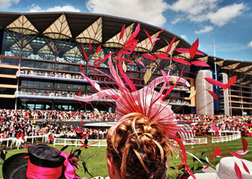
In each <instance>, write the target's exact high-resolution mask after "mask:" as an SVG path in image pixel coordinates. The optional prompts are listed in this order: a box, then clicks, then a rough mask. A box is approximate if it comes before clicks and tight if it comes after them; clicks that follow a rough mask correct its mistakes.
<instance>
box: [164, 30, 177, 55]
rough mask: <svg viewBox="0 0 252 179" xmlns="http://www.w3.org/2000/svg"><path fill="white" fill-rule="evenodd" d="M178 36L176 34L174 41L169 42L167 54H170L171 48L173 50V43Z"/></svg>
mask: <svg viewBox="0 0 252 179" xmlns="http://www.w3.org/2000/svg"><path fill="white" fill-rule="evenodd" d="M176 37H177V36H176V35H175V37H173V39H172V41H171V42H170V44H169V46H168V48H167V50H166V54H168V53H169V52H170V50H171V48H172V45H173V43H174V41H175V39H176Z"/></svg>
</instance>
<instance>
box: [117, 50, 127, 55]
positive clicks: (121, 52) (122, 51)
mask: <svg viewBox="0 0 252 179" xmlns="http://www.w3.org/2000/svg"><path fill="white" fill-rule="evenodd" d="M117 54H122V55H129V54H130V52H128V51H124V50H120V51H119V52H118V53H117Z"/></svg>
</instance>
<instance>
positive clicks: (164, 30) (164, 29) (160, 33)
mask: <svg viewBox="0 0 252 179" xmlns="http://www.w3.org/2000/svg"><path fill="white" fill-rule="evenodd" d="M168 27H169V26H168ZM168 27H166V28H164V29H162V30H161V31H159V32H158V34H161V33H162V32H163V31H165V30H166V29H167V28H168Z"/></svg>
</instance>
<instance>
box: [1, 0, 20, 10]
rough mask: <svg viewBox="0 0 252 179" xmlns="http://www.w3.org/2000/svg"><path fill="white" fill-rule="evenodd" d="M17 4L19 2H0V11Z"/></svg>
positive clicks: (14, 0) (8, 0) (17, 0)
mask: <svg viewBox="0 0 252 179" xmlns="http://www.w3.org/2000/svg"><path fill="white" fill-rule="evenodd" d="M17 3H19V0H0V4H1V6H0V9H7V8H8V7H10V6H12V4H17Z"/></svg>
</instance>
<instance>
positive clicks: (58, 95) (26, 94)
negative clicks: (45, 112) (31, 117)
mask: <svg viewBox="0 0 252 179" xmlns="http://www.w3.org/2000/svg"><path fill="white" fill-rule="evenodd" d="M14 96H15V97H16V98H17V97H21V96H22V97H39V98H44V99H47V98H54V99H59V100H60V99H66V98H67V99H72V100H75V99H74V96H77V95H76V94H74V93H64V94H63V93H57V92H55V93H54V92H46V93H38V92H23V91H15V94H14ZM99 101H104V102H115V100H112V99H109V98H104V99H99Z"/></svg>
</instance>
